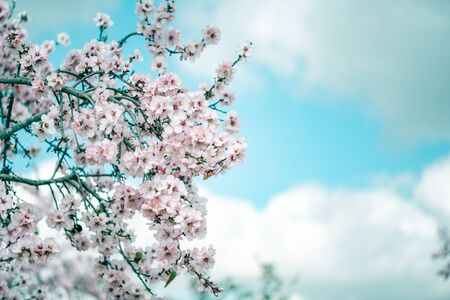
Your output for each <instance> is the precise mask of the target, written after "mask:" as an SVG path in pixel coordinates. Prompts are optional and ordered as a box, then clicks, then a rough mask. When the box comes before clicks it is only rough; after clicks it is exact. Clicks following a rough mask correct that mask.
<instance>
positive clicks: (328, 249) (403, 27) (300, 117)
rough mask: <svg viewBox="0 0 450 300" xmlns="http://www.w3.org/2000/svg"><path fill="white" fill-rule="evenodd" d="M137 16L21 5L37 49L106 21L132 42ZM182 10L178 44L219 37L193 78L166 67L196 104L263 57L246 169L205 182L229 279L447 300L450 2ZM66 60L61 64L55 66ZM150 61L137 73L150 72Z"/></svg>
mask: <svg viewBox="0 0 450 300" xmlns="http://www.w3.org/2000/svg"><path fill="white" fill-rule="evenodd" d="M133 4H134V1H125V0H89V1H88V0H79V1H56V0H40V1H34V0H19V9H22V8H24V9H27V10H28V11H29V12H30V15H31V21H30V24H29V30H30V37H31V38H32V39H33V40H35V41H42V40H44V39H54V38H55V36H56V34H57V33H58V32H60V31H66V32H68V33H69V34H70V35H71V38H72V46H73V47H81V46H82V44H83V42H84V41H85V40H86V38H88V39H90V38H95V37H96V36H97V31H96V28H95V27H94V26H93V23H92V18H93V16H94V15H95V12H97V11H103V12H106V13H108V14H110V15H111V16H112V18H113V20H114V22H115V24H114V26H113V27H112V28H111V30H109V32H108V34H109V35H110V37H113V38H116V39H119V38H121V37H122V36H124V35H125V34H127V33H129V32H131V31H134V29H135V26H136V22H137V20H136V19H135V17H134V15H133V10H134V7H133ZM177 7H178V11H177V20H176V22H175V24H174V26H176V27H178V28H180V29H181V30H182V32H183V36H182V39H183V41H186V42H188V41H190V40H192V39H193V38H196V37H199V36H200V34H201V29H202V28H203V27H204V26H205V25H215V26H219V27H220V29H221V31H222V41H221V43H219V44H218V45H216V46H212V47H210V48H207V49H206V51H205V53H204V55H203V56H202V58H201V59H200V60H199V61H198V63H195V64H191V63H178V62H177V61H176V59H174V60H173V61H171V63H173V65H172V70H174V71H177V72H179V74H180V76H181V78H182V80H183V81H184V82H185V83H186V84H188V85H189V86H191V87H192V88H195V87H196V86H197V85H198V84H199V83H200V82H202V81H211V80H212V78H213V76H214V70H215V68H216V66H217V65H218V64H219V63H221V62H222V61H224V60H232V59H233V58H234V57H235V55H236V50H237V49H238V48H239V46H240V45H241V44H243V43H244V42H245V41H247V40H250V41H252V42H253V43H254V52H253V56H252V57H251V58H250V59H249V60H248V61H247V62H245V63H243V64H240V65H239V66H238V73H237V75H236V78H235V81H234V83H233V85H232V87H233V88H234V90H235V92H236V95H237V100H236V102H235V105H234V106H233V109H234V110H236V111H237V112H238V113H239V115H240V117H241V122H242V131H241V135H242V136H243V137H245V138H246V140H247V143H248V152H247V158H246V161H245V162H244V163H243V164H242V165H241V166H238V167H236V168H235V169H233V170H231V171H229V172H228V173H226V174H224V175H223V176H220V177H217V178H213V179H209V180H208V181H199V184H200V186H201V187H202V191H203V192H204V193H205V194H207V195H209V198H210V218H209V220H210V221H209V222H210V224H209V235H208V239H209V240H211V241H212V242H214V244H215V245H216V246H217V248H218V266H217V272H218V276H220V275H224V274H225V275H226V274H233V275H236V276H243V277H245V276H247V277H251V276H254V275H255V272H256V270H257V263H256V261H255V257H260V258H261V259H264V260H267V261H272V262H274V263H276V264H277V265H278V266H279V267H280V269H281V270H282V271H283V273H284V274H294V273H296V272H300V273H301V274H302V277H301V280H300V282H299V284H298V294H297V296H298V299H319V300H320V299H336V300H338V299H339V300H340V299H349V300H350V299H448V297H450V283H448V282H442V280H441V279H440V278H438V277H436V276H435V274H436V272H437V270H438V269H439V263H436V262H433V261H431V260H430V253H432V252H433V250H435V249H436V248H437V247H438V246H439V244H438V241H437V228H438V227H439V226H441V225H442V224H447V223H448V217H449V216H450V202H449V201H450V188H449V187H447V182H448V179H449V178H450V158H449V152H450V151H449V150H450V119H449V118H448V116H449V115H450V84H449V82H450V39H449V38H448V37H449V36H450V2H448V1H445V0H430V1H418V0H409V1H406V0H398V1H388V0H380V1H360V0H340V1H327V0H316V1H312V0H279V1H271V0H227V1H225V0H191V1H178V2H177ZM74 12H76V13H74ZM141 45H142V44H141V43H140V41H139V38H136V39H134V40H132V41H130V43H128V46H129V47H130V49H133V47H141ZM64 55H65V50H64V49H58V51H57V53H55V55H54V57H53V58H52V59H53V61H54V62H55V65H57V64H58V63H59V62H60V61H61V60H62V59H63V57H64ZM145 58H146V60H145V61H144V62H143V63H142V64H141V65H139V66H138V71H142V72H148V71H149V69H150V67H149V66H150V62H149V58H150V57H149V55H148V54H146V55H145ZM230 253H233V255H231V254H230ZM230 257H238V258H239V259H236V261H235V262H230V260H231V258H230ZM441 263H442V262H441ZM324 287H326V288H324Z"/></svg>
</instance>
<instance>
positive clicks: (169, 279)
mask: <svg viewBox="0 0 450 300" xmlns="http://www.w3.org/2000/svg"><path fill="white" fill-rule="evenodd" d="M175 277H177V272H175V271H171V272H170V274H169V277H168V278H167V281H166V284H165V285H164V287H167V286H168V285H169V284H170V283H171V282H172V281H173V280H174V279H175Z"/></svg>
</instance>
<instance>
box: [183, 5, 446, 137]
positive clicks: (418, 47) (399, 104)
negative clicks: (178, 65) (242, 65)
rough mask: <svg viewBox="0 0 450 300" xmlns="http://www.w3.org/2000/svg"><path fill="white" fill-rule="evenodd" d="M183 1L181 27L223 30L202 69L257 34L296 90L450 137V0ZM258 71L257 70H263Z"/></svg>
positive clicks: (397, 131) (400, 129) (406, 128)
mask: <svg viewBox="0 0 450 300" xmlns="http://www.w3.org/2000/svg"><path fill="white" fill-rule="evenodd" d="M179 6H180V17H181V18H182V21H183V22H182V23H183V24H184V25H185V26H188V27H190V28H191V29H192V30H193V31H194V32H195V31H197V30H198V28H200V27H201V26H203V25H204V24H205V23H206V22H211V23H214V24H217V25H218V26H219V27H220V28H221V29H222V31H223V35H222V36H223V43H222V44H220V45H219V46H218V47H217V48H221V49H222V50H219V49H217V50H216V49H214V50H208V51H210V52H209V53H208V54H206V58H205V59H209V63H207V64H206V63H205V64H202V65H205V66H207V65H211V63H212V62H217V61H220V60H221V59H223V58H224V57H229V53H231V49H235V48H236V46H237V44H236V42H237V41H245V40H247V39H251V40H253V41H254V42H255V48H256V50H255V57H254V58H253V60H254V61H256V62H258V63H259V64H261V65H264V66H267V67H269V68H270V70H271V72H272V73H274V74H278V75H281V76H284V77H283V78H285V79H287V80H293V81H294V82H293V83H294V85H293V88H294V89H296V90H297V92H305V91H308V90H311V88H315V87H318V88H321V89H323V88H325V89H328V90H331V91H334V92H337V93H340V94H343V95H347V96H349V97H350V98H355V99H360V100H361V101H364V104H365V105H366V106H367V109H368V110H372V109H373V110H375V111H376V112H377V114H379V115H380V116H381V117H382V118H383V119H384V121H385V124H386V132H389V134H390V135H393V136H395V137H396V138H397V140H398V138H401V139H403V141H404V142H417V141H419V140H422V139H438V138H450V121H449V118H448V115H449V114H450V101H449V100H450V85H449V84H448V82H449V81H450V72H449V70H450V40H449V39H448V37H449V36H450V2H448V1H440V0H433V1H425V2H424V1H386V0H384V1H363V2H361V1H357V0H346V1H338V2H332V1H325V0H323V1H312V0H301V1H297V0H280V1H270V0H247V1H238V0H230V1H212V0H211V1H198V0H197V1H189V3H185V4H184V5H183V3H180V4H179ZM183 18H184V19H183ZM222 47H224V48H225V49H224V48H222ZM251 64H254V63H251ZM200 70H202V68H200V69H198V68H197V71H200ZM253 72H254V75H255V76H256V75H258V76H261V75H260V74H261V70H260V68H255V69H254V70H253ZM298 82H301V84H300V85H299V84H297V83H298ZM250 83H251V80H249V81H248V82H247V84H250ZM258 87H263V85H261V84H259V85H258Z"/></svg>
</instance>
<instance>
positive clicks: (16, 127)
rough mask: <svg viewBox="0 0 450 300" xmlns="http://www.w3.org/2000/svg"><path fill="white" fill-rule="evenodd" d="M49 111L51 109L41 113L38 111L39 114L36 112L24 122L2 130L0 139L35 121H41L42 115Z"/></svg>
mask: <svg viewBox="0 0 450 300" xmlns="http://www.w3.org/2000/svg"><path fill="white" fill-rule="evenodd" d="M48 112H49V110H48V109H46V110H44V111H43V112H40V113H38V114H36V115H34V116H32V117H30V118H28V119H26V120H25V121H23V122H20V123H17V124H16V125H14V126H12V127H10V128H8V129H6V130H3V131H1V132H0V140H4V139H7V138H9V137H10V136H12V135H13V134H14V133H16V132H17V131H19V130H22V129H24V128H25V127H27V126H29V125H31V124H32V123H34V122H37V121H40V120H41V117H42V115H45V114H46V113H48Z"/></svg>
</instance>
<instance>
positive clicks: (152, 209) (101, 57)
mask: <svg viewBox="0 0 450 300" xmlns="http://www.w3.org/2000/svg"><path fill="white" fill-rule="evenodd" d="M14 4H15V3H14V1H13V2H6V1H5V0H0V118H1V123H0V129H1V131H0V170H1V172H0V297H1V298H2V299H4V298H6V299H22V298H24V299H39V298H41V299H48V298H50V297H51V293H52V292H54V290H55V289H61V288H66V289H68V290H70V289H79V288H80V286H74V285H71V284H68V283H67V282H59V283H58V282H57V281H58V280H62V279H58V278H57V277H58V276H55V278H53V280H50V281H48V280H47V281H45V280H43V279H42V278H41V277H40V275H39V274H40V273H39V272H40V270H43V269H46V268H47V269H49V268H50V269H52V268H53V272H56V271H55V270H56V267H55V266H57V265H59V266H61V265H65V266H66V267H67V266H69V268H71V267H70V266H72V267H73V266H75V265H77V263H78V260H79V256H75V258H72V260H71V261H70V260H69V261H62V260H61V258H60V254H61V253H60V252H61V251H60V250H61V249H62V248H61V247H63V246H62V245H61V242H60V241H56V240H55V239H53V238H42V237H41V236H40V234H39V228H40V227H39V226H40V225H38V223H39V224H42V223H43V222H44V223H46V225H47V226H48V227H50V228H52V229H53V230H56V231H59V232H61V233H62V234H63V235H64V236H65V238H66V241H67V243H68V244H70V245H71V246H72V247H73V248H74V249H76V250H78V251H80V252H83V253H84V254H85V255H86V256H88V254H89V253H90V254H92V253H94V254H95V257H96V258H95V265H94V266H93V267H92V270H94V271H93V273H92V274H91V273H89V274H87V275H85V277H86V278H89V280H91V281H90V282H88V284H85V286H87V285H90V289H91V290H95V293H94V292H92V293H91V295H94V297H96V298H99V299H112V298H118V299H158V297H157V296H156V291H155V288H154V287H155V284H157V283H158V282H161V283H162V284H163V285H164V284H165V285H167V284H169V283H170V282H171V281H172V280H173V279H174V278H175V277H176V275H177V274H180V273H187V274H190V275H192V276H193V277H195V278H196V280H197V281H198V285H199V287H200V289H201V290H203V291H206V292H210V293H212V294H214V295H218V294H219V293H220V291H221V288H219V287H218V285H217V284H216V283H215V282H214V281H212V280H211V279H210V277H209V275H208V270H209V269H210V268H211V267H212V266H213V265H214V258H213V256H214V252H215V251H214V249H213V248H212V247H211V246H210V247H208V248H193V249H189V248H187V247H185V245H184V241H186V240H187V241H191V240H195V239H201V238H203V237H204V236H205V233H206V223H205V216H206V213H207V212H206V208H205V203H206V199H204V198H202V197H200V196H199V195H198V194H197V190H196V187H195V186H194V185H193V180H194V179H195V178H196V177H203V178H205V179H207V178H208V177H211V176H216V175H219V174H220V173H223V172H224V171H226V170H227V169H229V168H232V167H233V166H235V165H237V164H239V163H240V162H241V161H242V160H243V158H244V151H245V148H246V144H245V141H244V140H243V139H241V138H237V137H236V136H235V134H236V132H237V131H238V130H239V127H240V123H239V119H238V116H237V114H236V113H235V112H232V111H231V112H226V107H228V106H229V105H231V104H232V102H233V101H234V100H235V96H234V94H233V93H232V92H231V91H229V90H227V85H228V84H229V83H230V81H231V80H232V79H233V76H234V74H235V65H236V64H237V63H238V62H239V61H241V60H245V59H246V58H247V57H248V55H249V52H250V46H251V45H250V44H247V45H245V46H244V47H242V49H241V50H240V51H239V52H238V54H237V58H236V59H235V60H234V61H231V62H224V63H222V64H221V65H220V66H219V67H218V68H217V73H216V76H215V78H214V80H213V81H212V82H211V83H210V84H202V85H201V86H200V87H199V89H198V90H195V91H192V90H189V89H188V88H187V87H186V86H184V85H183V84H182V82H181V79H180V78H179V76H178V75H177V74H175V73H171V72H168V71H167V70H168V62H169V60H170V57H178V58H179V59H180V60H181V61H186V60H189V61H192V62H193V61H194V60H195V59H196V58H198V57H199V55H200V54H201V53H202V52H203V50H204V49H205V47H207V46H208V45H211V44H216V43H218V41H219V39H220V31H219V30H218V29H217V28H214V27H209V26H207V27H206V28H205V29H204V30H203V31H202V36H201V39H200V40H199V41H197V42H195V41H194V42H192V43H189V44H182V43H181V42H180V40H181V37H180V32H179V31H178V30H176V29H173V28H171V27H170V26H169V25H170V23H171V22H172V21H173V19H174V13H175V9H176V6H175V3H174V0H166V1H160V3H153V0H139V1H137V3H136V14H137V17H138V19H139V22H138V26H137V29H136V31H135V32H132V33H130V34H128V35H127V36H125V37H123V38H121V39H118V40H110V39H109V38H108V36H107V31H108V28H109V27H111V26H112V25H113V21H112V20H111V18H110V17H109V16H108V15H106V14H104V13H98V14H97V15H96V16H95V18H94V22H95V25H96V26H97V27H98V28H99V36H98V38H97V39H93V40H90V41H88V42H87V43H86V44H85V45H84V47H83V49H75V50H71V51H70V52H68V54H67V58H66V59H65V60H64V61H63V62H62V64H61V65H60V67H59V68H53V67H52V65H51V63H50V62H49V55H50V54H51V53H52V52H53V51H54V50H55V48H56V46H58V47H59V46H68V45H69V43H70V38H69V36H68V35H67V34H66V33H60V34H58V36H57V39H56V41H45V42H43V43H42V44H35V43H33V42H30V41H28V40H27V32H26V29H25V28H24V27H23V26H24V24H25V23H26V21H27V19H28V17H27V15H26V13H19V14H16V13H15V12H14ZM130 38H136V39H141V40H142V41H143V46H145V48H146V49H148V51H149V52H150V53H151V55H152V60H151V70H150V68H149V72H148V74H142V73H139V72H136V71H134V70H133V65H134V64H135V62H139V61H142V56H141V54H140V52H139V50H138V49H134V52H133V49H131V50H130V49H126V46H127V41H128V40H129V39H130ZM126 51H128V52H129V53H132V54H131V55H125V54H124V52H126ZM41 151H47V152H48V153H51V155H53V157H54V161H55V167H54V169H52V170H51V172H50V174H51V175H49V176H48V178H35V177H32V176H30V175H29V174H30V171H29V166H30V165H31V164H36V163H39V156H38V155H39V152H41ZM24 162H25V163H24ZM23 189H26V190H28V191H32V192H35V194H36V195H38V196H37V198H38V199H37V201H33V199H27V198H24V197H22V196H21V195H22V194H21V193H20V190H23ZM44 189H45V190H48V193H45V192H42V191H43V190H44ZM46 197H48V198H49V199H51V202H49V203H51V205H48V206H46V207H44V208H42V205H39V203H40V202H42V201H44V200H45V198H46ZM35 198H36V197H35ZM135 215H142V216H143V217H144V218H145V219H146V221H147V223H148V224H146V226H147V228H148V231H149V235H153V237H154V242H153V244H151V245H149V246H148V247H146V248H140V247H138V246H136V244H135V238H136V236H135V234H134V232H133V230H132V229H131V228H130V226H129V220H130V219H131V218H133V217H134V216H135ZM41 220H42V222H40V221H41ZM75 259H76V260H75ZM86 259H88V258H86ZM52 266H53V267H52ZM61 277H64V276H61Z"/></svg>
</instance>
